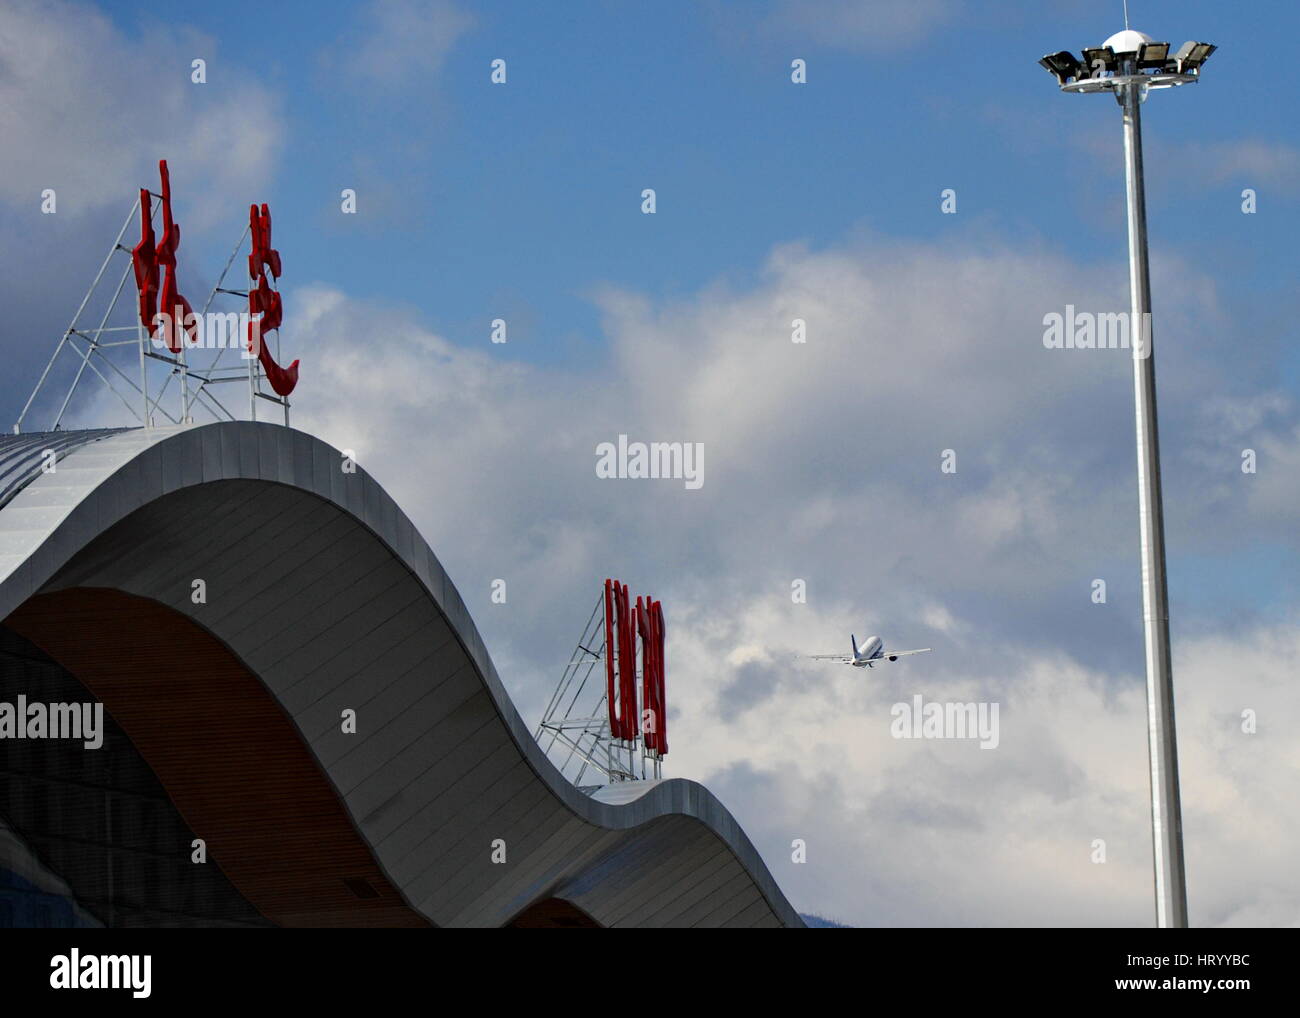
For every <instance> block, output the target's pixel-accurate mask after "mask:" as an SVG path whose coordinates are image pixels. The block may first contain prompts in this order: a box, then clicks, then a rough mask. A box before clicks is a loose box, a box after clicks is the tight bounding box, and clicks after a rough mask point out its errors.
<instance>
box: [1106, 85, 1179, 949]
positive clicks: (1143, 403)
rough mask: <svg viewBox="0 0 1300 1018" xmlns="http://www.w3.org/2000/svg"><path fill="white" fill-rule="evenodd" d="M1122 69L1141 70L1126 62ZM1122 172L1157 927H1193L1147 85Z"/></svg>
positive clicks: (1137, 98)
mask: <svg viewBox="0 0 1300 1018" xmlns="http://www.w3.org/2000/svg"><path fill="white" fill-rule="evenodd" d="M1125 63H1126V67H1125V69H1124V71H1123V72H1122V73H1125V74H1134V73H1136V70H1137V68H1136V66H1134V64H1133V62H1132V61H1126V62H1125ZM1123 91H1124V94H1123V98H1122V104H1123V107H1124V172H1125V177H1126V181H1127V186H1128V255H1129V289H1130V293H1131V298H1132V300H1131V315H1130V318H1129V334H1130V337H1131V338H1132V340H1133V392H1134V402H1135V410H1136V415H1135V419H1136V423H1137V468H1138V511H1139V517H1140V521H1141V540H1142V621H1143V630H1144V637H1145V644H1146V663H1147V742H1148V750H1149V753H1150V764H1151V838H1152V849H1153V856H1154V863H1155V893H1156V925H1157V926H1159V927H1162V928H1163V927H1183V926H1186V925H1187V882H1186V875H1185V872H1184V866H1183V818H1182V807H1181V805H1180V803H1179V795H1178V746H1177V739H1176V736H1175V731H1174V682H1173V669H1172V667H1171V663H1170V654H1169V590H1168V584H1167V582H1166V579H1165V525H1164V510H1163V507H1162V500H1161V493H1160V440H1159V436H1158V434H1157V431H1156V363H1155V350H1154V347H1153V343H1152V335H1151V328H1150V322H1151V279H1150V273H1149V271H1148V268H1147V215H1146V195H1145V191H1144V185H1143V173H1142V120H1141V112H1140V110H1141V98H1142V96H1141V87H1140V86H1138V85H1127V86H1124V89H1123Z"/></svg>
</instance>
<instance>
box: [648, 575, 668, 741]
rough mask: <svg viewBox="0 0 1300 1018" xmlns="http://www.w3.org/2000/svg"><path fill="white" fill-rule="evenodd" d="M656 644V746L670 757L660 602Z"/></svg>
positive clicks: (655, 616)
mask: <svg viewBox="0 0 1300 1018" xmlns="http://www.w3.org/2000/svg"><path fill="white" fill-rule="evenodd" d="M651 617H652V618H653V619H654V633H655V635H654V643H655V724H656V727H657V729H658V730H657V731H656V732H655V746H654V748H655V749H657V750H658V751H659V755H660V756H667V755H668V697H667V693H666V688H667V684H666V682H665V680H664V673H665V670H666V669H665V666H664V609H663V605H661V604H660V603H659V602H658V601H656V602H655V605H654V610H653V611H652V612H651Z"/></svg>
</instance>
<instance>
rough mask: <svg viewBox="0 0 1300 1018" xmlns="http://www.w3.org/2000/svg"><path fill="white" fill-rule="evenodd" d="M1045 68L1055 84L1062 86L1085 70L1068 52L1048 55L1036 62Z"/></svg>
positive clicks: (1062, 51) (1063, 51)
mask: <svg viewBox="0 0 1300 1018" xmlns="http://www.w3.org/2000/svg"><path fill="white" fill-rule="evenodd" d="M1038 62H1039V63H1040V64H1042V65H1043V66H1044V67H1046V68H1047V71H1048V73H1049V74H1052V75H1054V76H1055V77H1056V80H1057V82H1059V83H1060V84H1062V85H1064V84H1065V83H1066V82H1067V81H1069V80H1070V79H1071V78H1077V77H1079V72H1080V71H1081V70H1084V69H1085V68H1084V67H1083V65H1082V64H1081V63H1079V60H1078V58H1077V57H1076V56H1075V55H1074V54H1073V53H1071V52H1070V51H1069V50H1061V52H1059V53H1049V54H1047V56H1045V57H1043V59H1042V60H1040V61H1038Z"/></svg>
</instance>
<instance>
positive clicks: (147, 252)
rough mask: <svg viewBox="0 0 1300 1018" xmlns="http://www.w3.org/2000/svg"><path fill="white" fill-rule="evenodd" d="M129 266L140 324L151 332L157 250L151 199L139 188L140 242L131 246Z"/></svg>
mask: <svg viewBox="0 0 1300 1018" xmlns="http://www.w3.org/2000/svg"><path fill="white" fill-rule="evenodd" d="M131 268H132V269H134V270H135V288H136V292H137V293H139V295H140V302H139V310H140V324H141V325H143V326H144V327H145V328H146V329H148V330H149V331H150V332H151V333H152V332H153V327H154V316H155V315H157V314H158V252H157V250H156V249H155V247H154V235H153V199H152V198H150V197H149V191H148V190H147V189H146V188H143V187H142V188H140V243H138V244H137V245H136V246H135V247H133V248H131Z"/></svg>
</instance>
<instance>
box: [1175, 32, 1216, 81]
mask: <svg viewBox="0 0 1300 1018" xmlns="http://www.w3.org/2000/svg"><path fill="white" fill-rule="evenodd" d="M1218 48H1219V47H1218V46H1215V45H1212V44H1211V43H1208V42H1193V41H1191V40H1189V41H1187V42H1185V43H1183V44H1182V45H1181V46H1179V47H1178V52H1177V53H1175V54H1174V60H1175V61H1176V62H1177V64H1178V70H1179V72H1180V73H1182V74H1188V73H1199V71H1200V69H1201V64H1203V63H1205V61H1207V60H1209V59H1210V54H1211V53H1213V52H1214V51H1215V50H1216V49H1218Z"/></svg>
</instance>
